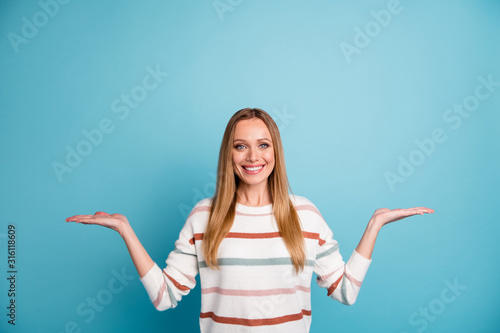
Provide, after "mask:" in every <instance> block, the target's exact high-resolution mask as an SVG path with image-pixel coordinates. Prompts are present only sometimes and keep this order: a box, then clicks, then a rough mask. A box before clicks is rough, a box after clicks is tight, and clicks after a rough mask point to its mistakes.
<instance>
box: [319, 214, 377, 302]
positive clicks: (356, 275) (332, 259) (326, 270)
mask: <svg viewBox="0 0 500 333" xmlns="http://www.w3.org/2000/svg"><path fill="white" fill-rule="evenodd" d="M320 238H321V243H322V245H321V246H319V248H318V250H317V252H316V253H317V254H316V262H315V266H314V272H315V273H316V274H317V275H318V276H317V278H316V282H317V284H318V285H319V286H320V287H322V288H326V289H328V296H329V297H331V298H332V299H334V300H337V301H339V302H341V303H343V304H346V305H352V304H354V302H355V301H356V298H357V297H358V294H359V289H360V287H361V283H362V282H363V279H364V278H365V275H366V272H367V271H368V267H369V266H370V264H371V261H372V260H371V259H367V258H365V257H363V256H362V255H360V254H359V253H358V252H356V250H354V252H353V253H352V255H351V257H350V258H349V260H348V261H347V263H345V262H344V261H343V259H342V256H341V255H340V252H339V246H338V242H337V241H336V240H335V239H333V233H332V231H331V230H330V228H329V227H328V225H327V224H326V223H325V224H324V227H323V231H322V233H321V234H320Z"/></svg>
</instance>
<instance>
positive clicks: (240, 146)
mask: <svg viewBox="0 0 500 333" xmlns="http://www.w3.org/2000/svg"><path fill="white" fill-rule="evenodd" d="M234 148H235V149H236V150H243V148H245V146H244V145H236V146H234Z"/></svg>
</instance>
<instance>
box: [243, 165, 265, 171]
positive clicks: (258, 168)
mask: <svg viewBox="0 0 500 333" xmlns="http://www.w3.org/2000/svg"><path fill="white" fill-rule="evenodd" d="M263 167H264V166H263V165H261V166H260V167H254V168H249V167H244V168H245V169H246V170H248V171H257V170H260V169H262V168H263Z"/></svg>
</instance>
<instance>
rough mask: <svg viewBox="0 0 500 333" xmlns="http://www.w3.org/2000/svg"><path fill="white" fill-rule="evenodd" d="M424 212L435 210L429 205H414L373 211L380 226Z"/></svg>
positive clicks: (430, 212)
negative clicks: (428, 206)
mask: <svg viewBox="0 0 500 333" xmlns="http://www.w3.org/2000/svg"><path fill="white" fill-rule="evenodd" d="M424 213H427V214H432V213H434V210H433V209H431V208H427V207H413V208H405V209H401V208H396V209H388V208H379V209H377V210H376V211H375V213H373V215H372V220H374V221H376V223H377V224H378V225H380V227H382V226H384V225H386V224H388V223H391V222H395V221H399V220H401V219H404V218H406V217H409V216H413V215H424Z"/></svg>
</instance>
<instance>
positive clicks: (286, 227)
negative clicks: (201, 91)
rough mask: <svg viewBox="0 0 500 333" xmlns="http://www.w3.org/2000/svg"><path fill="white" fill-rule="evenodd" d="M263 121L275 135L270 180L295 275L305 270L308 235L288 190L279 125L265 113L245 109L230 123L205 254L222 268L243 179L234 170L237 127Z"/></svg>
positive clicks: (218, 173)
mask: <svg viewBox="0 0 500 333" xmlns="http://www.w3.org/2000/svg"><path fill="white" fill-rule="evenodd" d="M252 118H258V119H261V120H262V121H263V122H264V123H265V124H266V126H267V128H268V129H269V132H270V133H271V139H272V142H273V145H274V159H275V166H274V170H273V171H272V172H271V174H270V176H269V178H268V185H269V192H270V196H271V201H272V204H273V214H274V217H275V219H276V223H277V225H278V229H279V232H280V235H281V237H282V239H283V241H284V243H285V245H286V247H287V249H288V253H289V254H290V258H291V260H292V264H293V266H294V268H295V272H296V273H298V272H299V270H303V269H304V265H305V261H306V256H305V249H304V248H305V244H304V236H303V234H302V228H301V225H300V220H299V216H298V214H297V211H296V210H295V208H294V206H293V204H292V201H291V200H290V196H289V194H288V190H289V189H290V184H289V182H288V178H287V175H286V168H285V156H284V152H283V145H282V143H281V137H280V133H279V130H278V126H276V123H275V122H274V120H273V119H272V118H271V116H270V115H269V114H267V113H266V112H265V111H264V110H261V109H257V108H245V109H241V110H239V111H238V112H236V113H235V114H234V115H233V116H232V117H231V119H230V120H229V122H228V124H227V126H226V130H225V131H224V136H223V138H222V143H221V146H220V152H219V163H218V166H217V185H216V190H215V195H214V197H213V199H212V205H211V207H210V216H209V219H208V224H207V228H206V230H205V234H204V236H203V254H204V256H205V260H206V263H207V265H208V266H209V267H211V268H213V269H216V268H217V269H218V268H219V266H218V263H217V251H218V249H219V245H220V243H221V242H222V240H223V239H224V237H226V235H227V234H228V233H229V230H230V229H231V227H232V225H233V221H234V217H235V213H236V189H237V187H238V183H239V178H238V177H237V176H236V175H235V173H234V171H233V159H232V149H233V140H234V131H235V128H236V124H237V123H238V122H239V121H241V120H246V119H252Z"/></svg>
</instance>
